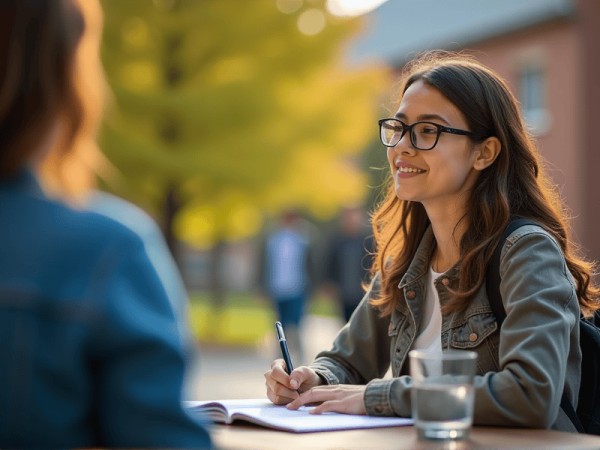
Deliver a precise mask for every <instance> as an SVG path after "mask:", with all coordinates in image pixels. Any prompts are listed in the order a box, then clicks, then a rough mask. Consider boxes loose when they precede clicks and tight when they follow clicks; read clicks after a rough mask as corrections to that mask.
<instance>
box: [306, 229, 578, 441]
mask: <svg viewBox="0 0 600 450" xmlns="http://www.w3.org/2000/svg"><path fill="white" fill-rule="evenodd" d="M434 244H435V240H434V236H433V232H432V230H431V228H429V229H428V230H427V231H426V233H425V235H424V237H423V239H422V241H421V243H420V244H419V248H418V250H417V252H416V254H415V257H414V259H413V261H412V262H411V264H410V266H409V268H408V270H407V272H406V273H405V274H404V276H403V278H402V281H401V282H400V284H399V286H398V288H399V289H402V290H403V292H404V300H402V301H401V302H399V303H398V305H396V308H395V310H394V311H393V313H392V314H391V316H388V317H384V318H382V317H380V316H379V314H378V311H377V310H376V309H375V308H374V307H372V306H371V305H370V304H369V299H371V298H372V297H373V295H374V293H375V292H377V290H378V289H379V285H380V279H379V276H376V277H375V278H374V280H373V282H372V284H371V287H370V289H369V291H368V292H367V293H366V295H365V296H364V298H363V300H362V302H361V304H360V306H359V307H358V308H357V310H356V312H355V313H354V315H353V316H352V318H351V319H350V320H349V322H348V323H347V324H346V325H345V326H344V327H343V328H342V329H341V330H340V332H339V334H338V335H337V337H336V339H335V340H334V343H333V346H332V348H331V349H330V350H329V351H324V352H321V353H320V354H319V355H317V358H316V360H315V361H314V362H313V364H312V365H311V366H312V367H313V368H314V369H315V370H316V371H317V373H318V374H319V375H320V376H321V377H322V378H323V379H324V380H325V381H326V382H327V383H328V384H338V383H343V384H367V388H366V390H365V394H364V402H365V406H366V409H367V414H370V415H383V416H391V415H398V416H404V417H409V416H410V415H411V397H410V389H411V378H410V376H409V375H408V352H409V350H411V348H412V345H413V342H414V340H415V338H416V335H417V332H418V330H419V324H420V323H421V321H422V320H427V318H424V317H422V314H423V303H424V301H425V289H426V285H425V281H426V274H427V271H428V268H429V264H430V255H431V254H432V251H433V248H434ZM500 274H501V277H502V281H501V284H500V292H501V295H502V298H503V303H504V307H505V310H506V313H507V317H506V319H505V321H504V323H503V325H502V329H501V331H499V329H498V325H497V323H496V320H495V317H494V314H493V312H492V310H491V307H490V305H489V302H488V299H487V295H486V290H485V283H484V285H483V286H482V287H481V289H480V290H479V291H478V292H477V294H476V296H475V297H474V298H473V299H472V301H471V302H470V304H469V305H468V306H467V308H466V309H465V310H464V311H462V312H456V313H451V314H448V315H444V316H443V319H442V335H441V340H442V347H443V348H454V349H466V350H472V351H475V352H477V354H478V359H477V376H476V378H475V411H474V423H475V424H477V425H493V426H515V427H531V428H554V429H558V430H564V431H576V430H575V427H574V426H573V425H572V424H571V422H570V421H569V419H568V418H567V416H566V414H565V413H564V412H563V411H562V410H560V408H559V405H560V400H561V396H562V393H563V389H564V391H565V393H566V395H567V397H568V398H569V400H570V401H571V402H572V404H573V405H575V406H576V405H577V400H578V394H577V393H578V391H579V380H580V365H581V351H580V348H579V327H578V320H579V303H578V300H577V295H576V291H575V286H574V281H573V278H572V276H571V274H570V273H569V271H568V269H567V266H566V262H565V259H564V256H563V253H562V251H561V249H560V247H559V246H558V244H557V243H556V241H555V240H554V239H553V237H551V235H550V234H548V233H547V232H546V231H545V230H543V229H542V228H540V227H538V226H534V225H528V226H524V227H521V228H519V229H518V230H516V231H515V232H514V233H513V234H511V235H510V236H509V237H508V239H507V240H506V242H505V243H504V244H503V248H502V254H501V260H500ZM457 275H458V269H457V267H454V268H452V269H450V270H449V271H447V272H446V273H444V274H443V275H442V276H440V277H439V278H438V279H436V280H435V287H436V289H437V291H438V294H439V298H440V303H441V304H442V305H443V304H444V303H446V302H447V301H448V298H449V296H448V292H447V290H446V286H456V284H457V282H458V280H457ZM389 368H391V373H392V377H391V378H389V377H384V375H385V374H386V371H387V370H388V369H389Z"/></svg>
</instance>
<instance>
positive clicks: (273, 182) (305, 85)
mask: <svg viewBox="0 0 600 450" xmlns="http://www.w3.org/2000/svg"><path fill="white" fill-rule="evenodd" d="M102 5H103V9H104V15H105V27H104V38H103V47H102V58H103V62H104V65H105V68H106V72H107V78H108V81H109V85H110V88H111V90H112V93H113V101H112V102H111V105H110V106H109V109H108V111H107V114H106V119H105V124H104V126H103V130H102V135H101V144H102V147H103V149H104V151H105V153H106V154H107V156H108V157H109V159H110V160H111V162H112V163H113V164H114V166H115V167H116V169H117V171H116V172H117V176H116V177H115V178H113V179H112V181H111V183H110V184H109V186H108V187H107V188H108V189H111V190H114V191H116V192H117V193H119V194H121V195H123V196H125V197H128V198H130V199H131V200H133V201H135V202H136V203H138V204H140V205H142V206H143V207H145V208H146V209H147V210H148V211H150V212H151V213H153V214H154V215H155V216H156V217H157V219H158V220H159V222H161V223H162V224H163V225H164V228H165V233H166V236H167V239H168V240H169V241H171V242H172V240H173V238H174V237H177V238H179V239H183V240H185V241H187V242H188V243H190V244H192V245H197V246H210V245H212V244H213V243H215V242H218V241H221V240H223V239H236V238H242V237H246V236H249V235H252V234H254V233H256V232H257V231H258V230H259V229H260V226H261V223H262V217H263V213H264V212H268V213H274V212H276V211H278V210H280V209H282V208H284V207H286V206H287V205H291V204H293V205H295V206H297V207H302V208H306V209H307V210H309V211H310V212H311V213H312V214H313V215H315V216H317V217H321V218H326V217H327V216H330V215H332V214H333V213H334V212H335V211H336V209H337V208H338V207H339V206H340V205H342V204H344V203H349V202H356V201H361V200H363V199H364V198H365V196H366V195H367V190H368V188H367V179H366V176H365V175H364V174H363V173H361V171H360V169H359V168H358V167H357V164H356V163H355V160H356V158H357V155H359V154H360V152H361V151H362V150H363V149H364V148H365V147H366V146H367V145H368V142H369V141H370V140H372V139H373V137H374V136H375V132H376V126H375V119H376V112H377V102H378V97H377V95H378V93H379V92H380V88H381V87H382V86H384V85H385V84H386V82H385V80H384V77H385V72H384V71H383V70H382V69H379V68H373V67H370V68H350V67H347V65H346V64H345V63H344V61H343V58H342V52H343V50H344V45H346V43H347V42H348V40H349V39H350V38H351V37H352V36H354V35H355V34H356V33H357V32H358V31H359V30H360V26H361V22H360V21H359V20H358V19H352V20H348V19H344V20H342V19H339V18H335V17H333V16H330V15H328V14H327V12H326V11H325V8H324V2H323V1H321V0H318V1H310V0H305V1H304V2H303V1H302V0H277V1H276V0H252V1H248V0H154V1H150V0H126V1H123V0H103V3H102ZM278 6H279V7H278ZM282 10H284V11H286V12H282ZM321 25H324V27H323V28H322V30H320V31H319V32H317V33H315V30H317V31H318V28H319V27H320V26H321ZM303 27H304V28H305V33H303V32H302V31H300V28H303ZM307 27H308V32H309V33H311V34H306V28H307ZM311 27H312V28H311Z"/></svg>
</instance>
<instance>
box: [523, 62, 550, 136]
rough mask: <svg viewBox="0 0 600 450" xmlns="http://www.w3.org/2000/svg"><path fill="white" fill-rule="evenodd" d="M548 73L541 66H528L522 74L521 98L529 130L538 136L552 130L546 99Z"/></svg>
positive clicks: (525, 66) (524, 67)
mask: <svg viewBox="0 0 600 450" xmlns="http://www.w3.org/2000/svg"><path fill="white" fill-rule="evenodd" d="M545 84H546V73H545V71H544V69H543V67H542V66H541V65H537V64H526V65H524V66H523V67H522V69H521V73H520V89H519V97H520V101H521V107H522V108H523V115H524V116H525V121H526V123H527V126H528V128H529V130H530V131H531V132H532V133H533V134H534V135H536V136H539V135H541V134H544V133H546V132H547V131H548V130H549V129H550V122H551V117H550V111H549V110H548V105H547V99H546V86H545Z"/></svg>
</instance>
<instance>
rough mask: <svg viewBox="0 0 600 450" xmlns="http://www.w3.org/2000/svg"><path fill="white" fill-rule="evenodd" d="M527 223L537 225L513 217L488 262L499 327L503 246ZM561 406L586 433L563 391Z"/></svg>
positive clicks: (503, 313)
mask: <svg viewBox="0 0 600 450" xmlns="http://www.w3.org/2000/svg"><path fill="white" fill-rule="evenodd" d="M525 225H537V224H536V223H535V222H533V221H532V220H529V219H524V218H522V217H520V218H517V219H513V220H511V221H510V222H509V224H508V226H507V227H506V229H505V230H504V233H502V238H501V239H500V241H499V242H498V245H497V246H496V248H495V249H494V254H493V255H492V259H491V260H490V263H489V264H488V267H487V270H486V276H485V287H486V291H487V296H488V301H489V303H490V307H491V308H492V311H493V313H494V316H495V317H496V322H498V328H500V327H501V326H502V323H503V322H504V319H505V318H506V311H505V309H504V303H502V295H501V294H500V254H501V253H502V247H503V245H504V241H506V239H507V238H508V237H509V236H510V235H511V234H512V233H513V232H514V231H515V230H516V229H518V228H521V227H522V226H525ZM560 407H561V409H562V410H563V411H564V412H565V414H566V415H567V416H568V417H569V419H571V422H573V425H575V428H577V431H579V432H580V433H584V430H583V425H582V424H581V421H580V420H579V417H577V413H576V412H575V408H573V405H572V404H571V402H570V401H569V400H568V399H567V396H566V395H565V394H564V393H563V395H562V398H561V399H560Z"/></svg>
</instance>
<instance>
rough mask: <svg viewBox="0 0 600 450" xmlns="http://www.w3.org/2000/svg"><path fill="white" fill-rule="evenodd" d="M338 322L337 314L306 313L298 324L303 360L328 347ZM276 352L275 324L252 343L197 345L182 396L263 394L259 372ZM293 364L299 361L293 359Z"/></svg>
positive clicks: (206, 398)
mask: <svg viewBox="0 0 600 450" xmlns="http://www.w3.org/2000/svg"><path fill="white" fill-rule="evenodd" d="M342 325H343V324H342V321H341V319H340V318H338V317H325V316H317V315H307V316H306V317H305V318H304V324H303V327H302V336H303V344H304V348H305V354H306V359H307V361H304V363H308V362H310V361H312V359H313V358H314V356H315V355H316V354H317V353H318V352H319V351H321V350H324V349H328V348H329V347H330V345H331V343H332V341H333V338H334V337H335V335H336V333H337V332H338V330H339V329H340V328H341V327H342ZM280 355H281V354H280V350H279V346H278V343H277V341H276V340H275V327H273V333H272V334H270V335H266V336H265V338H264V340H263V341H262V342H260V343H259V344H258V345H256V346H248V347H241V346H222V345H208V344H205V345H201V346H200V359H199V361H197V362H196V363H194V364H193V365H192V368H191V370H190V372H189V375H188V383H187V386H186V391H185V395H184V397H185V399H186V400H221V399H227V398H257V397H259V398H260V397H265V395H266V389H265V383H264V377H263V374H264V373H265V372H266V371H267V370H268V369H269V367H270V365H271V361H272V360H273V359H274V358H275V357H277V358H280V357H281V356H280ZM294 364H295V365H300V364H299V363H298V362H296V361H294Z"/></svg>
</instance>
